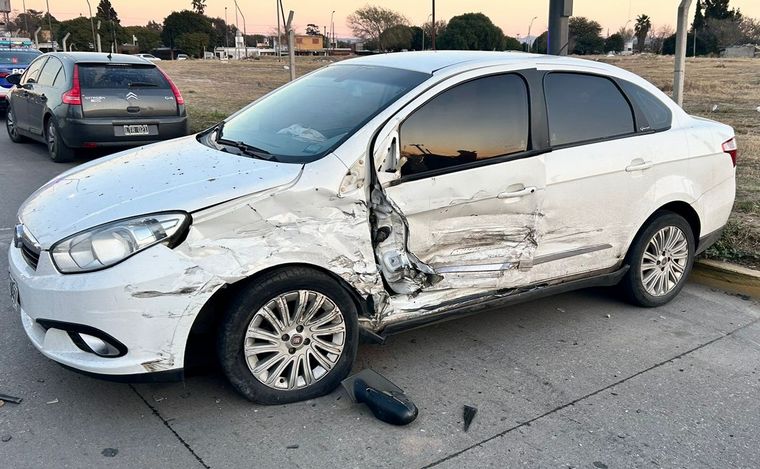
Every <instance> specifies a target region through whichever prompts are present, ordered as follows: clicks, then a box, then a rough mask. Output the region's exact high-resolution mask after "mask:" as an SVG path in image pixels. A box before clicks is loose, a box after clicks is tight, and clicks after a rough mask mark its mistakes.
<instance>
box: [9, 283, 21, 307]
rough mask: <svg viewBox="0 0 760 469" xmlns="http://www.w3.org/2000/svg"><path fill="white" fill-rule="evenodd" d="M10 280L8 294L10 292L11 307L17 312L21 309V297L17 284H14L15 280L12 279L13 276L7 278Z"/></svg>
mask: <svg viewBox="0 0 760 469" xmlns="http://www.w3.org/2000/svg"><path fill="white" fill-rule="evenodd" d="M9 281H10V285H9V288H10V294H11V308H12V309H13V311H15V312H19V310H21V298H20V297H19V294H18V285H16V281H15V280H13V277H11V278H10V279H9Z"/></svg>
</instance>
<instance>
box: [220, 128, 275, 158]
mask: <svg viewBox="0 0 760 469" xmlns="http://www.w3.org/2000/svg"><path fill="white" fill-rule="evenodd" d="M219 135H221V133H217V138H216V143H218V144H220V145H226V146H228V147H233V148H236V149H237V150H238V151H240V152H241V153H243V154H246V155H248V156H253V157H254V158H259V159H262V160H267V161H274V162H277V161H278V160H277V157H276V156H274V155H273V154H271V153H269V152H268V151H266V150H264V149H263V148H258V147H254V146H253V145H249V144H247V143H245V142H242V141H236V140H228V139H226V138H220V137H219Z"/></svg>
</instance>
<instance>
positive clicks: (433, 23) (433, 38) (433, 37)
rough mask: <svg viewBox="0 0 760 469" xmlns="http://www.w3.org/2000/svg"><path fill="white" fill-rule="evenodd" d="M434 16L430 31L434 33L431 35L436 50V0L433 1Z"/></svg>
mask: <svg viewBox="0 0 760 469" xmlns="http://www.w3.org/2000/svg"><path fill="white" fill-rule="evenodd" d="M432 16H433V22H432V23H431V24H430V29H431V30H432V31H433V33H432V34H431V36H432V37H431V39H432V41H431V42H432V43H433V45H432V48H433V50H435V0H433V15H432Z"/></svg>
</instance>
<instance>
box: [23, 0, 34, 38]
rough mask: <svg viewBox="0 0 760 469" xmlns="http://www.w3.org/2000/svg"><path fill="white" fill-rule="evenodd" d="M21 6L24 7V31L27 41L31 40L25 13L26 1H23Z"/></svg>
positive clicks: (27, 17)
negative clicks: (27, 36)
mask: <svg viewBox="0 0 760 469" xmlns="http://www.w3.org/2000/svg"><path fill="white" fill-rule="evenodd" d="M22 6H23V7H24V31H26V34H28V35H29V39H31V36H32V32H31V31H29V15H28V14H27V13H26V0H23V2H22Z"/></svg>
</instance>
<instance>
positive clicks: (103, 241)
mask: <svg viewBox="0 0 760 469" xmlns="http://www.w3.org/2000/svg"><path fill="white" fill-rule="evenodd" d="M189 224H190V215H188V214H187V213H182V212H176V213H159V214H155V215H144V216H141V217H135V218H128V219H126V220H119V221H115V222H112V223H107V224H105V225H100V226H96V227H95V228H91V229H89V230H87V231H83V232H81V233H77V234H75V235H74V236H70V237H68V238H66V239H64V240H62V241H59V242H58V243H56V244H55V245H54V246H53V247H52V248H51V249H50V251H51V253H52V256H53V263H54V264H55V266H56V268H57V269H58V270H59V271H61V273H64V274H71V273H78V272H92V271H94V270H100V269H105V268H106V267H111V266H112V265H115V264H118V263H119V262H121V261H123V260H124V259H127V258H128V257H130V256H132V255H133V254H135V253H138V252H140V251H142V250H143V249H146V248H149V247H151V246H153V245H155V244H158V243H164V244H167V245H169V246H172V247H173V245H174V244H173V243H174V242H176V241H177V240H178V239H180V238H181V237H182V236H183V235H184V234H185V232H186V231H187V227H188V225H189Z"/></svg>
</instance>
